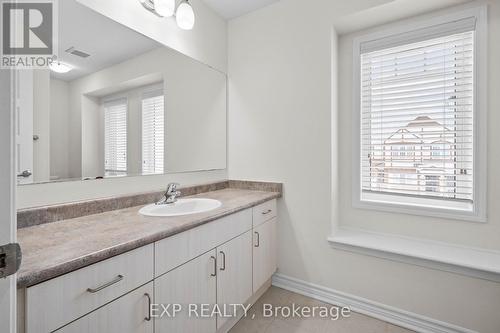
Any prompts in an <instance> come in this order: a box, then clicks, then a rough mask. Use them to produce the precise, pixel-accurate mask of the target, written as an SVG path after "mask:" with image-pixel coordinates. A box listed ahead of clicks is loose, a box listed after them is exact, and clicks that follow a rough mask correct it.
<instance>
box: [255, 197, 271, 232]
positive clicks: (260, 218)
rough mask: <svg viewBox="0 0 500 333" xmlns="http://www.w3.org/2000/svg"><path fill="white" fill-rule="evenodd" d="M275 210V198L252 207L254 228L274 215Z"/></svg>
mask: <svg viewBox="0 0 500 333" xmlns="http://www.w3.org/2000/svg"><path fill="white" fill-rule="evenodd" d="M276 211H277V209H276V200H275V199H274V200H270V201H266V202H264V203H263V204H260V205H258V206H255V207H254V208H253V227H254V228H255V227H257V226H259V225H260V224H262V223H264V222H266V221H269V220H270V219H272V218H274V217H276Z"/></svg>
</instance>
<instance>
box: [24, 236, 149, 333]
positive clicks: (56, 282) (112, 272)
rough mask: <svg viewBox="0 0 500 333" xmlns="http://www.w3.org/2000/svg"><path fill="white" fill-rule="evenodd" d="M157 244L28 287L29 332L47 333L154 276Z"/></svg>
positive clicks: (27, 319)
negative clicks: (154, 257) (154, 246)
mask: <svg viewBox="0 0 500 333" xmlns="http://www.w3.org/2000/svg"><path fill="white" fill-rule="evenodd" d="M153 261H154V259H153V244H150V245H147V246H144V247H141V248H138V249H135V250H133V251H130V252H127V253H124V254H121V255H118V256H116V257H113V258H110V259H107V260H104V261H101V262H98V263H96V264H93V265H90V266H88V267H85V268H81V269H79V270H77V271H74V272H71V273H68V274H65V275H62V276H60V277H57V278H54V279H52V280H49V281H46V282H43V283H40V284H37V285H35V286H33V287H29V288H27V289H26V332H27V333H35V332H36V333H45V332H51V331H53V330H56V329H57V328H59V327H61V326H63V325H65V324H67V323H69V322H71V321H73V320H75V319H77V318H79V317H81V316H83V315H85V314H87V313H89V312H91V311H92V310H94V309H96V308H98V307H100V306H102V305H104V304H106V303H108V302H110V301H112V300H114V299H116V298H118V297H120V296H122V295H124V294H126V293H127V292H129V291H131V290H133V289H135V288H137V287H139V286H141V285H143V284H145V283H147V282H149V281H151V280H152V279H153V275H154V273H153Z"/></svg>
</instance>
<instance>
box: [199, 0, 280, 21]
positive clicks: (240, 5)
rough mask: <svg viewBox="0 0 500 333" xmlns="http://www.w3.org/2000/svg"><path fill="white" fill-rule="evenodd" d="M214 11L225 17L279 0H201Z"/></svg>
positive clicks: (251, 10)
mask: <svg viewBox="0 0 500 333" xmlns="http://www.w3.org/2000/svg"><path fill="white" fill-rule="evenodd" d="M203 1H204V2H205V3H206V4H207V5H208V6H209V7H211V8H212V9H213V10H214V11H215V12H217V13H218V14H219V15H221V16H222V17H224V18H225V19H228V20H230V19H233V18H235V17H238V16H241V15H244V14H247V13H250V12H253V11H254V10H257V9H259V8H262V7H265V6H268V5H270V4H272V3H275V2H278V1H279V0H203Z"/></svg>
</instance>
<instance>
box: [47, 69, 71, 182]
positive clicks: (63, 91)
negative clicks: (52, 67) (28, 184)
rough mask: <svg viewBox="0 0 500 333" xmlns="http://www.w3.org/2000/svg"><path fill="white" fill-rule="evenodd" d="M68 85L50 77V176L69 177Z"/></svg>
mask: <svg viewBox="0 0 500 333" xmlns="http://www.w3.org/2000/svg"><path fill="white" fill-rule="evenodd" d="M68 116H69V86H68V83H67V82H65V81H62V80H58V79H54V78H51V79H50V176H51V177H55V178H57V179H65V178H68V177H69V161H68V150H69V148H68V139H69V137H68V133H69V120H68Z"/></svg>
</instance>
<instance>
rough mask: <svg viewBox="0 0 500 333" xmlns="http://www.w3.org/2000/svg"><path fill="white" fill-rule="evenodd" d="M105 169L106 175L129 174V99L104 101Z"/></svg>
mask: <svg viewBox="0 0 500 333" xmlns="http://www.w3.org/2000/svg"><path fill="white" fill-rule="evenodd" d="M103 107H104V156H105V157H104V171H105V174H106V176H125V175H126V174H127V99H126V98H119V99H115V100H112V101H106V102H104V105H103Z"/></svg>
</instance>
